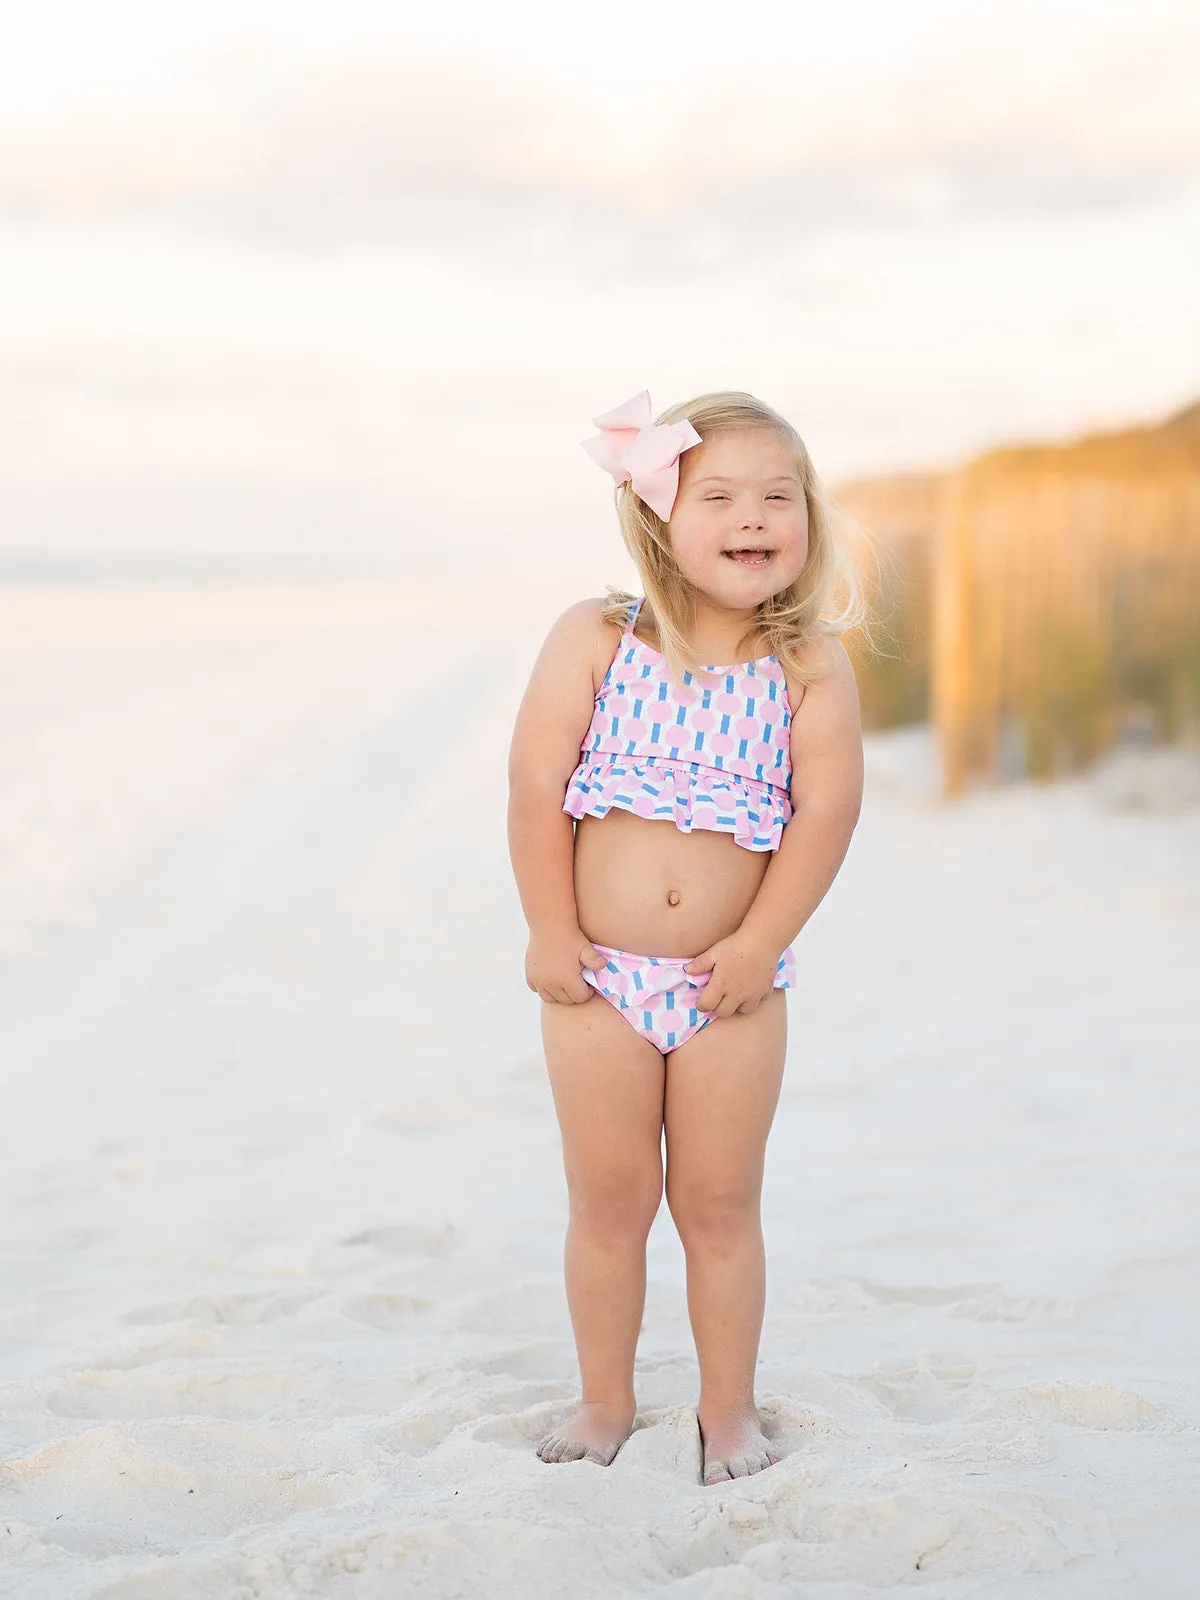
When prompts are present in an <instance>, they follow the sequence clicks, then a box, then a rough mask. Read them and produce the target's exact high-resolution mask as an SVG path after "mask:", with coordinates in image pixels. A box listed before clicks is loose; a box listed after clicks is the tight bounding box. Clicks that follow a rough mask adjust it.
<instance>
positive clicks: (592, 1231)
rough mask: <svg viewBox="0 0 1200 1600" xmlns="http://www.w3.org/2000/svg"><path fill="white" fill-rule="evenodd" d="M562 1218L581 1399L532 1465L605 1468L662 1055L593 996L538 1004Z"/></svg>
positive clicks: (658, 1169)
mask: <svg viewBox="0 0 1200 1600" xmlns="http://www.w3.org/2000/svg"><path fill="white" fill-rule="evenodd" d="M542 1041H543V1044H544V1045H545V1051H546V1066H547V1069H548V1070H549V1073H550V1086H551V1089H552V1090H553V1093H554V1108H555V1110H556V1112H557V1113H558V1122H559V1127H560V1128H561V1130H562V1144H563V1165H564V1168H565V1171H566V1177H567V1194H568V1198H569V1201H570V1220H569V1222H568V1226H567V1238H566V1248H565V1252H564V1265H565V1269H566V1288H567V1303H568V1305H569V1307H570V1311H571V1326H572V1327H573V1329H574V1331H575V1348H576V1350H577V1352H578V1355H579V1372H580V1378H581V1380H582V1385H583V1399H582V1402H581V1404H580V1406H579V1409H578V1410H577V1411H576V1413H575V1415H574V1416H573V1417H572V1418H571V1419H570V1421H569V1422H567V1423H566V1424H565V1425H564V1426H563V1427H562V1428H559V1429H556V1430H555V1431H554V1432H553V1433H550V1434H547V1435H546V1437H545V1438H544V1439H541V1440H540V1441H539V1442H538V1447H537V1450H538V1455H539V1456H541V1458H542V1460H543V1461H577V1460H578V1459H579V1458H580V1457H582V1456H586V1457H587V1459H588V1460H589V1461H597V1462H599V1463H600V1464H601V1465H603V1466H607V1465H608V1464H609V1462H610V1461H611V1460H612V1459H613V1457H614V1456H615V1455H616V1453H617V1451H618V1450H619V1449H620V1448H621V1445H622V1444H623V1443H624V1441H625V1440H626V1439H627V1438H628V1437H629V1434H630V1432H631V1431H632V1428H633V1421H634V1417H635V1415H636V1411H637V1406H636V1402H635V1400H634V1394H633V1361H634V1355H635V1353H636V1349H637V1338H638V1333H639V1332H640V1331H641V1325H642V1311H643V1308H644V1306H645V1301H646V1236H647V1234H648V1233H649V1232H650V1224H651V1223H652V1222H653V1221H654V1217H655V1213H656V1212H657V1211H658V1206H659V1201H660V1200H661V1199H662V1187H663V1175H662V1123H663V1079H664V1066H663V1058H662V1056H661V1055H660V1054H659V1052H658V1051H657V1050H656V1049H655V1048H654V1046H653V1045H652V1044H648V1043H647V1041H646V1040H645V1039H643V1038H641V1037H640V1036H639V1035H638V1034H637V1033H636V1032H635V1031H634V1029H633V1028H632V1027H631V1026H630V1025H629V1023H628V1022H626V1021H625V1019H624V1017H622V1016H621V1015H620V1013H619V1012H618V1011H617V1010H616V1009H615V1008H614V1007H613V1006H612V1005H610V1004H609V1002H608V1001H607V1000H605V999H604V998H603V997H602V996H601V995H593V997H592V998H591V999H590V1000H585V1001H584V1002H583V1003H582V1004H581V1005H574V1006H571V1005H555V1004H552V1003H550V1002H546V1001H543V1003H542Z"/></svg>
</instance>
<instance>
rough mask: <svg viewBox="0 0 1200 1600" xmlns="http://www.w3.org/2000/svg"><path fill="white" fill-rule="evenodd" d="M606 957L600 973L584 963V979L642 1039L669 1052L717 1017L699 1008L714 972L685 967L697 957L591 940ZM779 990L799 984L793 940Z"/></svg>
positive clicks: (781, 965) (778, 975) (782, 962)
mask: <svg viewBox="0 0 1200 1600" xmlns="http://www.w3.org/2000/svg"><path fill="white" fill-rule="evenodd" d="M589 942H590V943H591V945H592V947H593V949H596V950H599V952H600V954H601V955H602V956H607V958H608V959H607V962H606V963H605V965H604V966H603V967H601V969H600V970H599V972H593V971H592V969H591V968H590V967H584V968H583V969H582V970H583V979H584V982H585V983H590V984H591V986H592V988H593V989H595V990H596V992H597V993H598V994H602V995H603V996H604V998H605V999H606V1000H607V1001H608V1002H609V1004H610V1005H614V1006H616V1008H617V1010H618V1011H619V1012H620V1013H621V1015H622V1016H623V1017H624V1018H625V1020H626V1022H628V1023H630V1024H631V1026H632V1027H633V1028H635V1029H636V1031H637V1032H638V1033H640V1034H641V1036H642V1038H643V1039H645V1040H647V1041H648V1042H649V1043H650V1044H652V1045H653V1046H654V1048H655V1049H656V1050H660V1051H661V1052H662V1053H663V1055H666V1054H667V1052H668V1051H669V1050H677V1049H678V1048H679V1046H680V1045H681V1044H684V1043H685V1042H686V1041H687V1040H688V1039H690V1038H691V1037H692V1035H693V1034H696V1033H699V1032H700V1029H701V1028H703V1027H704V1026H705V1025H706V1024H707V1023H709V1022H712V1021H713V1016H712V1013H711V1012H708V1011H698V1010H697V1009H696V1004H695V1002H696V998H697V996H698V995H699V993H700V991H701V989H703V988H704V986H705V984H706V983H707V982H708V980H709V978H711V977H712V973H711V972H699V973H696V974H695V975H693V974H692V973H689V972H685V971H684V970H683V969H684V967H685V966H686V965H687V963H688V962H689V961H691V960H693V959H694V958H693V957H692V956H639V955H635V954H633V952H632V951H629V950H614V949H612V948H611V946H609V945H604V944H597V943H596V941H595V940H594V939H592V940H590V941H589ZM774 987H775V988H776V989H794V988H795V987H796V956H795V952H794V951H793V949H792V947H791V945H788V947H787V949H786V950H785V951H784V952H783V954H782V955H781V956H780V958H779V962H778V965H777V966H776V968H775V985H774Z"/></svg>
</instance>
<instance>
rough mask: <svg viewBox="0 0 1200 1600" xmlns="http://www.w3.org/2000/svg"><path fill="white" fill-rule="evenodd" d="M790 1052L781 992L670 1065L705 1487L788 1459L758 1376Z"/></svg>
mask: <svg viewBox="0 0 1200 1600" xmlns="http://www.w3.org/2000/svg"><path fill="white" fill-rule="evenodd" d="M786 1046H787V1003H786V1001H785V999H784V994H783V991H782V990H781V989H775V990H773V991H772V993H771V994H770V996H769V997H768V998H767V999H766V1000H764V1001H763V1002H762V1003H761V1004H760V1005H759V1007H758V1009H757V1011H755V1012H754V1013H753V1014H752V1015H750V1016H743V1015H737V1016H732V1017H720V1018H718V1019H716V1020H715V1021H713V1022H710V1023H709V1024H708V1026H707V1027H706V1028H703V1029H702V1030H701V1031H700V1032H699V1033H697V1034H695V1035H693V1037H692V1038H691V1039H689V1040H688V1041H687V1043H686V1044H683V1045H681V1046H680V1047H679V1049H678V1050H674V1051H672V1052H671V1054H670V1055H669V1056H668V1057H667V1086H666V1105H665V1120H666V1130H667V1203H668V1204H669V1206H670V1208H671V1215H672V1216H673V1217H674V1219H675V1225H676V1227H677V1228H678V1229H679V1237H680V1239H681V1240H682V1241H683V1247H684V1252H685V1254H686V1257H687V1286H688V1312H689V1314H690V1316H691V1320H692V1333H693V1335H694V1337H695V1340H696V1354H697V1357H698V1358H699V1362H700V1404H699V1406H698V1408H697V1409H698V1415H699V1421H700V1436H701V1439H702V1441H703V1445H704V1481H705V1483H721V1482H724V1481H726V1480H728V1479H730V1478H741V1477H746V1476H748V1475H749V1474H750V1473H752V1472H760V1471H761V1470H762V1469H763V1468H764V1467H769V1466H771V1465H772V1464H773V1463H774V1462H776V1461H778V1460H779V1459H780V1456H779V1452H778V1450H777V1449H776V1448H775V1446H774V1445H773V1444H771V1442H770V1441H769V1440H768V1439H766V1438H765V1437H764V1435H763V1431H762V1423H761V1420H760V1418H759V1415H758V1408H757V1406H756V1405H755V1403H754V1368H755V1365H756V1363H757V1360H758V1344H759V1339H760V1337H761V1334H762V1319H763V1305H764V1301H765V1297H766V1261H765V1257H764V1253H763V1237H762V1222H761V1218H760V1211H759V1206H760V1201H761V1197H762V1177H763V1159H764V1156H765V1153H766V1142H767V1134H768V1133H769V1132H770V1128H771V1122H772V1119H773V1118H774V1115H775V1107H776V1105H777V1104H778V1101H779V1089H780V1085H781V1083H782V1081H783V1062H784V1053H785V1050H786Z"/></svg>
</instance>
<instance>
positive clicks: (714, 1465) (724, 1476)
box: [704, 1461, 733, 1485]
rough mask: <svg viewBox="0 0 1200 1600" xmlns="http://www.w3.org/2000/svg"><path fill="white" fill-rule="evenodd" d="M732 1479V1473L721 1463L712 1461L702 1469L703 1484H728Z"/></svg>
mask: <svg viewBox="0 0 1200 1600" xmlns="http://www.w3.org/2000/svg"><path fill="white" fill-rule="evenodd" d="M732 1477H733V1474H732V1472H730V1470H729V1468H728V1467H727V1466H726V1465H725V1463H724V1462H723V1461H712V1462H710V1463H709V1464H708V1466H706V1467H705V1469H704V1482H705V1484H706V1485H707V1484H710V1483H728V1482H729V1480H730V1479H731V1478H732Z"/></svg>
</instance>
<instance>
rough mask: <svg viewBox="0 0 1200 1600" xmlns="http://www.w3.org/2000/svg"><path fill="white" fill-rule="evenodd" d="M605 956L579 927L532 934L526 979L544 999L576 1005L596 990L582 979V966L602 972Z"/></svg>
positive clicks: (527, 983)
mask: <svg viewBox="0 0 1200 1600" xmlns="http://www.w3.org/2000/svg"><path fill="white" fill-rule="evenodd" d="M604 965H605V958H604V957H603V956H602V955H601V954H600V952H599V950H597V949H596V947H595V946H594V945H592V944H589V943H588V941H587V940H586V939H585V938H584V936H583V934H582V933H581V932H580V931H579V929H578V928H573V929H565V930H562V929H560V930H559V931H558V932H555V933H535V934H531V935H530V939H529V949H528V950H527V951H526V953H525V983H526V985H527V987H528V988H530V989H532V990H533V991H534V993H535V994H538V995H541V997H542V999H543V1000H548V1001H550V1002H551V1003H554V1004H558V1005H567V1006H577V1005H581V1004H582V1003H583V1001H585V1000H590V999H591V998H592V996H593V995H594V994H595V993H596V991H595V989H593V988H592V987H591V985H590V984H586V983H585V982H584V981H583V968H584V967H589V968H590V969H591V970H592V971H593V972H599V970H600V969H601V967H603V966H604Z"/></svg>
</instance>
